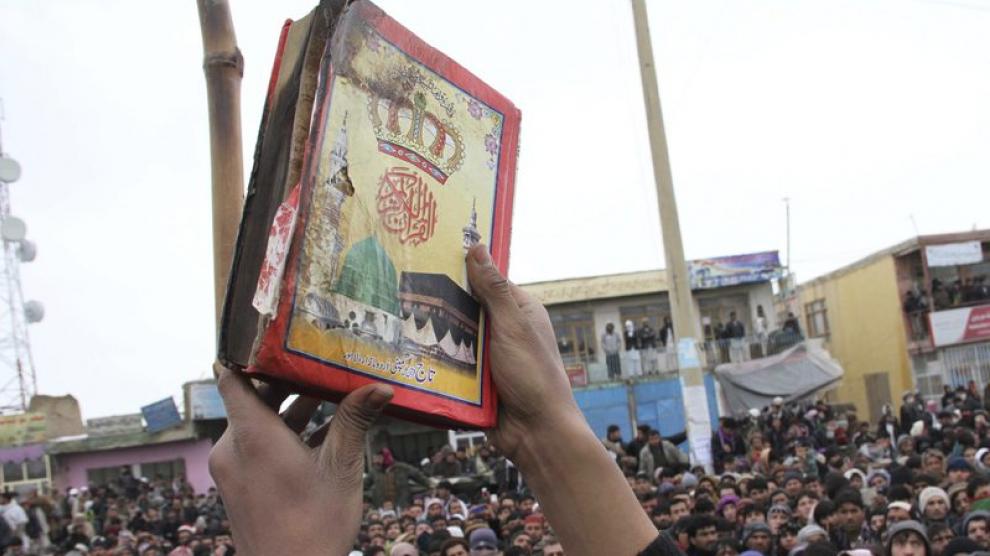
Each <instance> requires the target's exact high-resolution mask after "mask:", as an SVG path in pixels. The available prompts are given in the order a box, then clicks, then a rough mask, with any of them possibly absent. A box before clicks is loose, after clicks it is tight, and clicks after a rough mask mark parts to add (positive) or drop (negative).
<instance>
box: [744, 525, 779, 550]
mask: <svg viewBox="0 0 990 556" xmlns="http://www.w3.org/2000/svg"><path fill="white" fill-rule="evenodd" d="M759 531H762V532H764V533H766V534H767V535H770V536H773V532H772V531H770V526H769V525H767V524H766V523H761V522H756V523H750V524H749V525H747V526H746V527H744V528H743V534H742V543H743V544H746V541H748V540H749V538H750V537H752V536H753V534H754V533H757V532H759ZM740 556H741V555H740Z"/></svg>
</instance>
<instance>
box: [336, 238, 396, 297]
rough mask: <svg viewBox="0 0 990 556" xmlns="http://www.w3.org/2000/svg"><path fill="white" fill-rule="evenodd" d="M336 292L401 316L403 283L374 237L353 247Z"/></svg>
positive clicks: (349, 252) (345, 259)
mask: <svg viewBox="0 0 990 556" xmlns="http://www.w3.org/2000/svg"><path fill="white" fill-rule="evenodd" d="M334 290H335V291H336V292H337V293H339V294H341V295H346V296H347V297H349V298H351V299H354V300H356V301H360V302H361V303H365V304H367V305H371V306H372V307H377V308H379V309H381V310H383V311H385V312H386V313H391V314H393V315H397V314H399V280H398V275H397V274H396V272H395V265H394V264H392V260H391V259H390V258H389V256H388V253H387V252H385V248H384V247H382V244H381V243H378V240H377V239H375V238H374V237H367V238H365V239H362V240H361V241H359V242H357V243H355V244H354V245H353V246H351V250H350V251H348V252H347V257H345V258H344V267H343V268H342V269H341V271H340V278H339V279H338V280H337V287H336V288H334Z"/></svg>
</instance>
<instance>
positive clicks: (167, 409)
mask: <svg viewBox="0 0 990 556" xmlns="http://www.w3.org/2000/svg"><path fill="white" fill-rule="evenodd" d="M141 415H143V416H144V422H145V423H147V427H146V430H147V431H148V432H159V431H163V430H165V429H169V428H172V427H174V426H176V425H178V424H180V423H182V417H180V416H179V409H178V408H177V407H175V400H173V399H172V398H171V397H168V398H165V399H164V400H159V401H157V402H155V403H153V404H150V405H146V406H144V407H142V408H141Z"/></svg>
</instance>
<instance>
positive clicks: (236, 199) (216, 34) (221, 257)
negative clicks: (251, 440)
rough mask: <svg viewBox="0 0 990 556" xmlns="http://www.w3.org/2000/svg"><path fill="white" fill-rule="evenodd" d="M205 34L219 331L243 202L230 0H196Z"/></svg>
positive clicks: (239, 65)
mask: <svg viewBox="0 0 990 556" xmlns="http://www.w3.org/2000/svg"><path fill="white" fill-rule="evenodd" d="M196 4H197V6H198V7H199V25H200V30H201V31H202V34H203V71H204V73H205V74H206V98H207V104H208V106H209V117H210V161H211V164H210V165H211V177H212V181H213V291H214V296H215V297H214V309H215V318H216V329H217V330H218V331H219V328H220V312H221V310H222V309H223V300H224V296H225V294H226V291H227V279H228V276H229V274H230V261H231V257H232V256H233V253H234V242H235V241H236V239H237V226H238V223H239V222H240V216H241V207H242V205H243V203H244V161H243V154H242V150H241V77H242V76H243V75H244V58H243V57H242V56H241V51H240V49H238V48H237V37H236V36H235V35H234V23H233V21H232V20H231V17H230V6H229V4H228V3H227V1H226V0H196Z"/></svg>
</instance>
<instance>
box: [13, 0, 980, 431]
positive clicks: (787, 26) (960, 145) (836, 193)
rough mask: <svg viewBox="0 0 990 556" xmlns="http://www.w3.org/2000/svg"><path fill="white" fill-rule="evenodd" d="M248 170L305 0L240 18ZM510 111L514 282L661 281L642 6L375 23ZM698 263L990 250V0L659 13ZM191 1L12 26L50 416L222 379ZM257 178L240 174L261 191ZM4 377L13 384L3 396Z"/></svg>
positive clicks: (20, 205) (476, 6) (671, 8)
mask: <svg viewBox="0 0 990 556" xmlns="http://www.w3.org/2000/svg"><path fill="white" fill-rule="evenodd" d="M232 4H233V6H232V9H233V15H234V22H235V26H236V29H237V35H238V37H237V38H238V42H239V44H240V47H241V50H242V51H243V53H244V58H245V60H246V69H245V73H244V81H243V88H242V91H243V96H242V104H243V125H244V128H243V132H244V133H243V136H244V151H245V160H244V163H245V166H246V167H248V168H250V165H251V154H252V151H253V149H254V138H255V136H256V132H257V126H258V122H259V118H260V113H261V106H262V102H263V97H264V93H265V88H266V84H267V80H268V74H269V70H270V66H271V62H272V56H273V53H274V49H275V43H276V39H277V36H278V32H279V29H280V26H281V24H282V21H283V19H284V18H286V17H292V18H297V17H301V16H302V15H304V14H305V13H307V12H308V11H309V9H311V7H312V5H313V4H314V2H313V0H310V1H280V2H256V1H251V2H248V1H240V2H238V1H236V0H235V1H233V2H232ZM380 5H381V6H382V7H383V8H384V9H385V10H386V11H388V12H389V13H390V14H391V15H392V16H393V17H395V18H396V19H397V20H398V21H400V22H401V23H403V24H404V25H406V26H407V27H409V28H410V29H412V30H413V31H414V32H416V33H418V34H419V35H420V36H421V37H422V38H424V39H425V40H426V41H427V42H429V43H431V44H433V45H434V46H436V47H438V48H439V49H441V50H443V51H445V52H446V53H447V54H449V55H450V56H452V57H453V58H454V59H456V60H458V61H459V62H460V63H461V64H462V65H464V66H466V67H467V68H469V69H470V70H472V71H473V72H474V73H476V74H477V75H479V76H480V77H482V78H483V79H484V80H486V81H487V82H489V83H490V84H491V85H493V86H494V87H495V88H496V89H499V90H500V91H501V92H503V93H504V94H505V95H506V96H507V97H508V98H510V99H511V100H513V101H514V102H515V103H516V104H517V105H518V106H519V107H520V108H521V110H522V113H523V124H522V149H521V155H520V162H519V172H518V179H517V194H516V212H515V220H514V237H513V244H512V259H511V263H510V265H511V272H510V274H511V277H512V278H513V279H514V280H516V281H518V282H528V281H536V280H549V279H556V278H567V277H573V276H585V275H595V274H605V273H614V272H623V271H634V270H643V269H650V268H659V267H661V266H662V264H663V263H662V261H663V254H662V250H661V244H660V236H659V225H658V221H657V215H656V200H655V195H654V188H653V181H652V179H653V178H652V170H651V167H650V159H649V146H648V143H647V134H646V127H645V122H644V110H643V103H642V94H641V89H640V82H639V75H638V70H637V68H638V66H637V60H636V49H635V41H634V35H633V27H632V18H631V9H630V5H629V2H628V1H626V0H581V1H579V0H568V1H563V0H561V1H552V2H551V1H539V2H534V1H521V0H518V1H513V0H502V1H500V2H487V3H481V2H476V1H465V0H449V1H419V2H408V1H400V0H381V1H380ZM648 6H649V9H650V24H651V27H652V33H653V39H654V48H655V52H656V61H657V66H658V69H659V80H660V87H661V98H662V101H663V109H664V115H665V118H666V123H667V134H668V140H669V143H670V149H671V153H670V154H671V159H672V165H673V175H674V184H675V189H676V193H677V200H678V204H679V209H680V219H681V225H682V231H683V236H684V244H685V249H686V252H687V256H688V257H689V258H699V257H709V256H718V255H729V254H735V253H744V252H752V251H760V250H768V249H779V250H781V253H782V254H783V252H784V250H785V243H786V242H785V239H784V238H785V233H784V231H785V224H784V205H783V203H782V198H784V197H790V198H791V207H792V218H793V220H792V228H793V268H794V269H795V271H796V272H797V273H798V276H799V279H801V280H806V279H809V278H812V277H814V276H816V275H818V274H821V273H823V272H826V271H829V270H831V269H834V268H837V267H839V266H842V265H844V264H846V263H849V262H852V261H853V260H855V259H856V258H858V257H861V256H864V255H866V254H869V253H870V252H872V251H874V250H877V249H881V248H883V247H886V246H888V245H891V244H894V243H896V242H898V241H901V240H903V239H906V238H908V237H909V236H912V235H914V234H915V227H914V224H913V223H912V217H913V220H914V222H915V223H916V225H917V231H918V232H920V233H922V234H929V233H937V232H949V231H958V230H968V229H971V228H972V227H973V226H980V227H990V221H988V216H987V207H988V206H990V187H987V183H988V178H990V163H988V158H987V153H988V152H990V103H988V102H987V99H988V98H990V33H987V32H986V30H987V29H988V25H990V0H959V1H954V0H890V1H883V0H869V1H868V0H849V1H841V0H829V1H795V0H777V1H770V0H767V1H756V0H753V1H747V2H737V1H731V0H694V1H691V2H675V1H672V0H650V1H648ZM201 60H202V45H201V40H200V34H199V21H198V17H197V13H196V6H195V2H194V1H193V0H184V1H170V2H148V1H134V0H129V1H110V0H100V1H87V0H71V1H69V0H65V1H52V0H49V1H36V0H0V98H2V99H3V107H4V119H3V121H2V125H3V148H4V151H6V152H7V153H9V154H10V155H11V156H13V157H15V158H16V159H18V160H19V161H20V163H21V165H22V166H23V169H24V172H23V177H22V179H21V181H19V182H18V183H16V184H14V185H13V186H12V193H11V195H12V199H13V207H14V213H15V214H16V215H18V216H20V217H21V218H23V219H24V220H25V221H26V222H27V224H28V236H29V237H30V238H31V239H32V240H34V241H35V242H37V244H38V248H39V254H38V258H37V260H36V261H35V262H33V263H30V264H26V265H23V266H22V269H21V275H22V279H23V289H24V294H25V297H26V298H28V299H30V298H36V299H39V300H41V301H42V302H43V303H44V304H45V306H46V309H47V317H46V319H45V321H44V322H42V323H40V324H36V325H33V326H32V327H31V329H30V333H31V342H32V347H33V351H34V360H35V364H36V367H37V376H38V385H39V390H40V391H41V392H43V393H48V394H63V393H72V394H74V395H75V396H76V397H77V398H79V400H80V402H81V404H82V410H83V414H84V416H85V417H94V416H102V415H108V414H117V413H128V412H134V411H137V410H138V408H139V407H140V406H141V405H144V404H147V403H149V402H152V401H155V400H157V399H160V398H162V397H165V396H168V395H176V397H177V400H178V395H179V388H180V385H181V383H182V382H184V381H187V380H191V379H197V378H202V377H205V376H207V375H208V374H209V368H210V363H211V361H212V359H213V353H214V341H213V290H212V254H211V248H212V247H211V239H210V233H211V227H210V226H211V225H210V181H209V180H210V170H209V146H208V130H207V116H206V93H205V86H204V79H203V73H202V70H201ZM245 174H247V172H245ZM6 378H7V377H5V376H4V377H0V380H2V381H3V382H6Z"/></svg>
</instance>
